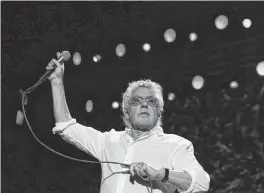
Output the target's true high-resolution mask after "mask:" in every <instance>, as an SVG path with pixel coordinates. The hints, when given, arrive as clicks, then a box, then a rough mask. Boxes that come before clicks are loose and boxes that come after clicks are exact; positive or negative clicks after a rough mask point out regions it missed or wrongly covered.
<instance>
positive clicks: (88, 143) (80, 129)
mask: <svg viewBox="0 0 264 193" xmlns="http://www.w3.org/2000/svg"><path fill="white" fill-rule="evenodd" d="M52 131H53V134H59V135H60V136H61V137H62V139H63V140H65V141H67V142H68V143H70V144H72V145H74V146H75V147H77V148H78V149H80V150H82V151H84V152H86V153H88V154H90V155H92V156H93V157H95V158H96V159H98V160H102V152H103V149H104V141H105V133H102V132H101V131H97V130H95V129H94V128H92V127H86V126H84V125H81V124H79V123H77V122H76V119H72V120H70V121H68V122H59V123H56V125H55V127H54V128H53V129H52Z"/></svg>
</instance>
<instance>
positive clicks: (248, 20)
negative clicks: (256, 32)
mask: <svg viewBox="0 0 264 193" xmlns="http://www.w3.org/2000/svg"><path fill="white" fill-rule="evenodd" d="M242 24H243V26H244V27H245V28H250V26H251V25H252V22H251V20H250V19H244V20H243V22H242Z"/></svg>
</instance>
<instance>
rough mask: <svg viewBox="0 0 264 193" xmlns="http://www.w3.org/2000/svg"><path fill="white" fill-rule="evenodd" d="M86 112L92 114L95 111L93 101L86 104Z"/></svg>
mask: <svg viewBox="0 0 264 193" xmlns="http://www.w3.org/2000/svg"><path fill="white" fill-rule="evenodd" d="M85 110H86V111H87V112H88V113H90V112H92V110H93V101H92V100H88V101H87V102H86V104H85Z"/></svg>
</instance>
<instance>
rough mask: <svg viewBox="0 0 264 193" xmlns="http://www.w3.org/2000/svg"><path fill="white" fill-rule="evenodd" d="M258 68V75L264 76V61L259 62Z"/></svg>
mask: <svg viewBox="0 0 264 193" xmlns="http://www.w3.org/2000/svg"><path fill="white" fill-rule="evenodd" d="M256 70H257V73H258V75H260V76H264V61H262V62H260V63H258V65H257V67H256Z"/></svg>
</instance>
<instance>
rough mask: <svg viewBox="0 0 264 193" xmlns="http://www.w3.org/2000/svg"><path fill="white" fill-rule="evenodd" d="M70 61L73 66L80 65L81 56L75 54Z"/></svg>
mask: <svg viewBox="0 0 264 193" xmlns="http://www.w3.org/2000/svg"><path fill="white" fill-rule="evenodd" d="M72 60H73V63H74V64H75V65H80V64H81V61H82V58H81V54H80V53H79V52H75V53H74V54H73V57H72Z"/></svg>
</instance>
